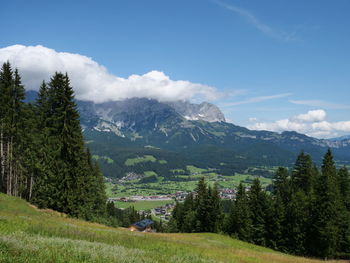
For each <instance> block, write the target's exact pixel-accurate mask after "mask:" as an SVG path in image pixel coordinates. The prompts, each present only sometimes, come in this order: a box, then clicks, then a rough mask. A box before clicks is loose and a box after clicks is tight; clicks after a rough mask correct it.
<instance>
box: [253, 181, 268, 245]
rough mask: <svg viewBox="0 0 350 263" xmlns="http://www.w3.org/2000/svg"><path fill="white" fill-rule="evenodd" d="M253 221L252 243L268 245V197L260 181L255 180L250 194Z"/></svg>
mask: <svg viewBox="0 0 350 263" xmlns="http://www.w3.org/2000/svg"><path fill="white" fill-rule="evenodd" d="M248 203H249V208H250V211H251V220H252V242H253V243H254V244H257V245H262V246H264V245H266V224H267V222H266V216H267V211H268V209H269V202H268V197H267V194H266V192H265V191H263V190H262V188H261V184H260V181H259V179H257V178H256V179H255V180H254V181H253V184H252V186H251V188H250V191H249V194H248Z"/></svg>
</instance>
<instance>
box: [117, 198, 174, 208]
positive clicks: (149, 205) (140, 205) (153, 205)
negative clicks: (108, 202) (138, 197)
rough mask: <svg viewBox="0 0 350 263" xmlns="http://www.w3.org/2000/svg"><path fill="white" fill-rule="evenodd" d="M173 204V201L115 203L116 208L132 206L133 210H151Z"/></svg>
mask: <svg viewBox="0 0 350 263" xmlns="http://www.w3.org/2000/svg"><path fill="white" fill-rule="evenodd" d="M170 203H174V200H164V201H163V200H160V201H158V200H157V201H137V202H115V203H114V204H115V206H116V207H118V208H128V207H131V206H133V207H134V208H135V210H151V209H153V208H156V207H159V206H163V205H166V204H170Z"/></svg>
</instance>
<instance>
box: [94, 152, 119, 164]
mask: <svg viewBox="0 0 350 263" xmlns="http://www.w3.org/2000/svg"><path fill="white" fill-rule="evenodd" d="M92 159H94V160H97V161H98V160H105V161H106V162H107V163H108V164H112V163H114V160H113V159H111V158H109V157H108V156H99V155H95V154H94V155H93V156H92Z"/></svg>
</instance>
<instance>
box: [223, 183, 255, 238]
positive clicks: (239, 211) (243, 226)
mask: <svg viewBox="0 0 350 263" xmlns="http://www.w3.org/2000/svg"><path fill="white" fill-rule="evenodd" d="M228 224H229V225H228V227H227V231H228V233H229V234H230V235H233V236H235V237H237V238H238V239H240V240H243V241H247V242H250V241H251V239H252V231H253V226H252V220H251V210H250V207H249V203H248V197H247V194H246V189H245V187H244V186H243V184H242V183H240V184H239V187H238V191H237V195H236V200H235V201H234V203H233V207H232V209H231V213H230V216H229V220H228Z"/></svg>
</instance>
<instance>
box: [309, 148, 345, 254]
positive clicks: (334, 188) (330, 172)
mask: <svg viewBox="0 0 350 263" xmlns="http://www.w3.org/2000/svg"><path fill="white" fill-rule="evenodd" d="M316 204H317V207H316V208H315V211H314V222H313V232H312V233H313V240H314V243H313V244H312V247H311V250H312V251H311V252H312V254H313V255H316V256H319V257H323V258H326V259H327V258H332V257H334V256H336V254H337V252H338V251H339V248H340V240H341V231H340V228H341V227H340V221H339V218H340V217H341V214H342V212H343V211H344V209H343V207H342V206H343V203H342V200H341V196H340V192H339V187H338V182H337V174H336V168H335V164H334V161H333V155H332V153H331V151H330V150H328V151H327V153H326V154H325V156H324V158H323V163H322V174H321V176H320V178H319V180H318V183H317V186H316Z"/></svg>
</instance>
